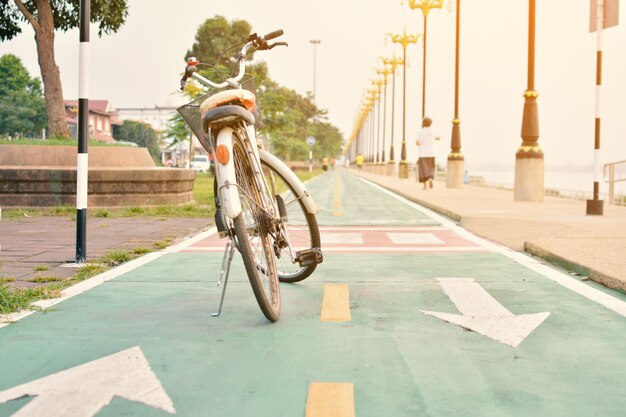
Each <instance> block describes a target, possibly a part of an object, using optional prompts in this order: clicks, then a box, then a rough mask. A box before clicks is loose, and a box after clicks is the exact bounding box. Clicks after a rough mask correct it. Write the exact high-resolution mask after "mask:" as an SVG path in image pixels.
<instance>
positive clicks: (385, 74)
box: [376, 66, 391, 175]
mask: <svg viewBox="0 0 626 417" xmlns="http://www.w3.org/2000/svg"><path fill="white" fill-rule="evenodd" d="M376 73H377V74H378V75H381V76H382V77H383V78H382V84H383V86H384V87H385V88H384V91H383V94H384V96H385V99H384V104H383V144H382V157H381V159H380V164H381V168H380V174H381V175H385V174H387V175H388V172H387V168H386V167H385V165H387V164H386V163H385V142H386V139H387V77H388V76H389V74H391V69H389V68H387V66H383V68H378V69H377V70H376Z"/></svg>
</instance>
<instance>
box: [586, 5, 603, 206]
mask: <svg viewBox="0 0 626 417" xmlns="http://www.w3.org/2000/svg"><path fill="white" fill-rule="evenodd" d="M596 1H597V3H596V119H595V139H594V154H593V200H587V214H595V215H602V214H603V211H604V201H602V200H600V176H601V175H602V173H601V172H600V169H601V167H600V119H601V117H600V116H601V110H600V94H601V92H602V29H603V28H604V0H596ZM592 4H593V3H592Z"/></svg>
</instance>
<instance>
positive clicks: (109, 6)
mask: <svg viewBox="0 0 626 417" xmlns="http://www.w3.org/2000/svg"><path fill="white" fill-rule="evenodd" d="M79 2H80V0H0V41H4V40H8V39H12V38H13V37H15V36H16V35H17V34H19V33H21V31H22V29H21V28H20V23H21V22H28V23H29V24H30V25H31V26H32V27H33V29H34V31H35V41H36V43H37V55H38V59H39V68H40V69H41V78H42V79H43V85H44V95H45V99H46V108H47V110H48V130H49V131H50V134H51V135H53V136H63V137H69V136H70V134H69V129H68V127H67V123H66V121H65V106H64V104H63V89H62V87H61V77H60V74H59V67H58V66H57V64H56V61H55V58H54V31H55V30H61V31H67V30H69V29H73V28H76V27H78V23H79V13H78V12H79ZM127 15H128V5H127V0H91V22H94V23H98V35H99V36H101V35H102V34H103V33H105V34H109V33H111V32H117V30H118V29H119V28H120V27H121V26H122V25H123V24H124V22H125V20H126V16H127Z"/></svg>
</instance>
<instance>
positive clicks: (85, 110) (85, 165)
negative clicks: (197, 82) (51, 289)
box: [76, 0, 91, 263]
mask: <svg viewBox="0 0 626 417" xmlns="http://www.w3.org/2000/svg"><path fill="white" fill-rule="evenodd" d="M90 14H91V13H90V0H80V25H79V29H80V50H79V55H78V62H79V64H78V66H79V73H78V157H77V162H76V263H84V262H85V261H86V260H87V174H88V172H89V159H88V153H87V143H88V139H89V78H88V68H89V19H90Z"/></svg>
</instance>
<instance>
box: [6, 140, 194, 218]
mask: <svg viewBox="0 0 626 417" xmlns="http://www.w3.org/2000/svg"><path fill="white" fill-rule="evenodd" d="M6 147H8V149H7V148H6ZM37 164H41V165H39V166H37ZM102 164H105V165H104V166H103V165H102ZM195 177H196V173H195V171H192V170H187V169H176V168H157V167H155V166H154V163H153V162H152V158H150V155H149V153H148V151H147V150H146V149H145V148H129V147H106V148H105V147H92V148H90V149H89V176H88V178H89V181H88V183H89V186H88V206H89V207H90V208H94V207H123V206H157V205H164V204H172V205H179V204H185V203H190V202H193V184H194V180H195ZM75 204H76V149H74V148H72V147H65V146H22V145H0V207H55V206H59V205H70V206H72V205H75Z"/></svg>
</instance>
